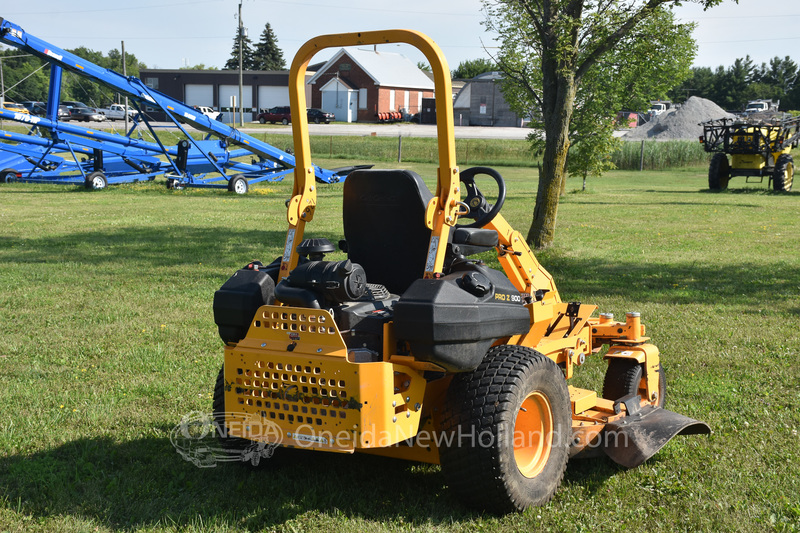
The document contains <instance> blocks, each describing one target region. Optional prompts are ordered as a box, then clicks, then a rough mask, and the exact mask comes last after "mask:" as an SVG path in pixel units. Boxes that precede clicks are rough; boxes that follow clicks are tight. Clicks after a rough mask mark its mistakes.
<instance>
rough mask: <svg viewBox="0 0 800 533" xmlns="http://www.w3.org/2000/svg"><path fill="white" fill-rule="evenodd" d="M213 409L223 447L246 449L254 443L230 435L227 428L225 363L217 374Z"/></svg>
mask: <svg viewBox="0 0 800 533" xmlns="http://www.w3.org/2000/svg"><path fill="white" fill-rule="evenodd" d="M212 410H213V417H214V429H215V432H216V435H217V440H218V441H219V443H220V444H221V445H222V447H223V448H226V449H228V450H237V451H238V450H244V449H245V448H247V447H248V446H250V445H251V444H252V442H251V441H249V440H247V439H242V438H239V437H229V436H228V433H227V430H226V429H225V412H226V411H225V365H223V366H222V367H221V368H220V369H219V374H217V382H216V384H215V385H214V401H213V403H212Z"/></svg>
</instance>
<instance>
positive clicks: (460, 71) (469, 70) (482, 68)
mask: <svg viewBox="0 0 800 533" xmlns="http://www.w3.org/2000/svg"><path fill="white" fill-rule="evenodd" d="M495 70H497V65H495V64H494V63H493V62H492V61H489V60H488V59H482V58H481V59H467V60H466V61H462V62H461V63H459V64H458V67H457V68H456V69H455V70H454V71H453V72H451V73H450V74H451V77H452V78H453V79H462V80H469V79H472V78H474V77H475V76H477V75H479V74H483V73H485V72H493V71H495Z"/></svg>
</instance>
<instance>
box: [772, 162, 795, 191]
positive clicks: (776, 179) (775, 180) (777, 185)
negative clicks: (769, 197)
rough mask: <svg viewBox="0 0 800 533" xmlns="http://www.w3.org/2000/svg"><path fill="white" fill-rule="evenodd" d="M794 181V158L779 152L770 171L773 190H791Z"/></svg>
mask: <svg viewBox="0 0 800 533" xmlns="http://www.w3.org/2000/svg"><path fill="white" fill-rule="evenodd" d="M793 182H794V158H793V157H792V156H790V155H789V154H781V155H780V156H779V157H778V161H776V162H775V170H774V171H773V172H772V188H773V190H775V191H791V190H792V184H793Z"/></svg>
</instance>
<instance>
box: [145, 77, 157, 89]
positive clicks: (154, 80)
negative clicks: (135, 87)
mask: <svg viewBox="0 0 800 533" xmlns="http://www.w3.org/2000/svg"><path fill="white" fill-rule="evenodd" d="M144 84H145V85H147V86H148V87H150V88H151V89H155V90H158V78H145V79H144Z"/></svg>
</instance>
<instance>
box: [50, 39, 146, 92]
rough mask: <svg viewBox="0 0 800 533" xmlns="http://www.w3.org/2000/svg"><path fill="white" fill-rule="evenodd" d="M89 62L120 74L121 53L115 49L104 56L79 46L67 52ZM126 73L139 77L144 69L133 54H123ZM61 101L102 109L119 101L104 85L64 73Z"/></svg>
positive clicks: (73, 74)
mask: <svg viewBox="0 0 800 533" xmlns="http://www.w3.org/2000/svg"><path fill="white" fill-rule="evenodd" d="M67 51H68V52H71V53H73V54H75V55H76V56H79V57H82V58H83V59H86V60H87V61H91V62H92V63H94V64H95V65H97V66H100V67H103V68H107V69H111V70H114V71H116V72H119V73H120V74H121V73H122V70H123V69H122V53H121V52H120V51H119V50H117V49H116V48H115V49H113V50H111V51H110V52H109V53H108V55H107V56H106V55H105V54H103V52H99V51H96V50H91V49H89V48H86V47H85V46H79V47H77V48H73V49H71V50H67ZM125 63H126V69H127V70H126V72H127V74H128V76H139V69H141V68H145V65H144V64H143V63H140V62H139V61H138V60H137V59H136V56H135V55H134V54H130V53H126V54H125ZM61 100H77V101H80V102H83V103H85V104H87V105H89V106H92V107H103V106H106V105H108V104H110V103H112V102H117V101H120V98H119V96H118V95H117V93H115V92H114V91H113V90H111V89H110V88H108V87H107V86H105V85H101V84H99V83H97V82H95V81H93V80H90V79H89V78H86V77H84V76H81V75H79V74H75V73H71V72H66V73H65V76H64V77H63V79H62V83H61Z"/></svg>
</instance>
